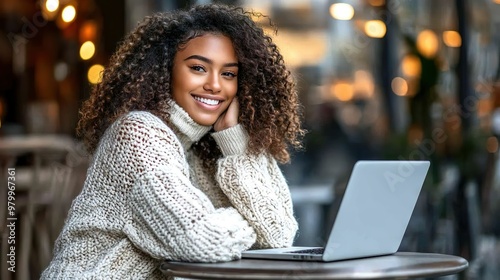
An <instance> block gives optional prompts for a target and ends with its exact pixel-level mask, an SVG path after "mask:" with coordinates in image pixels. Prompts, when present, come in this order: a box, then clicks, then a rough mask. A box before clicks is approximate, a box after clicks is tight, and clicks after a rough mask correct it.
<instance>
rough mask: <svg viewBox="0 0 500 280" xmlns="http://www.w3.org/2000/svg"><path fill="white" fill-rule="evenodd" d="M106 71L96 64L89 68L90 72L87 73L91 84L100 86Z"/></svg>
mask: <svg viewBox="0 0 500 280" xmlns="http://www.w3.org/2000/svg"><path fill="white" fill-rule="evenodd" d="M103 70H104V67H103V66H102V65H100V64H94V65H92V66H91V67H90V68H89V71H88V72H87V78H88V79H89V82H90V83H92V84H98V83H100V82H101V80H102V71H103Z"/></svg>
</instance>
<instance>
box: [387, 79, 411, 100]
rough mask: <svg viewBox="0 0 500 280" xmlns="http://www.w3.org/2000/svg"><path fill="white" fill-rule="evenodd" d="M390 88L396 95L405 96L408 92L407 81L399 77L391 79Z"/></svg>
mask: <svg viewBox="0 0 500 280" xmlns="http://www.w3.org/2000/svg"><path fill="white" fill-rule="evenodd" d="M391 88H392V91H393V92H394V93H395V94H396V95H399V96H405V95H407V94H408V83H407V82H406V80H405V79H403V78H401V77H396V78H394V79H392V82H391Z"/></svg>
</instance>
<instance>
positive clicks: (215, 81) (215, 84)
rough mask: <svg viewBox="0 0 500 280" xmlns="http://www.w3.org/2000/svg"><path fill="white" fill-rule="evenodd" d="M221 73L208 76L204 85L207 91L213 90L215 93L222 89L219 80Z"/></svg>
mask: <svg viewBox="0 0 500 280" xmlns="http://www.w3.org/2000/svg"><path fill="white" fill-rule="evenodd" d="M219 78H220V77H219V75H216V74H213V75H209V76H208V77H207V81H206V83H205V85H204V86H203V89H204V90H206V91H211V92H213V93H217V92H220V91H221V84H220V81H219Z"/></svg>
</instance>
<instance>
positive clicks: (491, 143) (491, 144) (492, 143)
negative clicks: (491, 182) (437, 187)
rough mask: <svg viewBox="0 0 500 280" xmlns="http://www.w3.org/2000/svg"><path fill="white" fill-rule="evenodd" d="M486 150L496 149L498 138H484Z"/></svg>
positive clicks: (492, 150) (494, 151)
mask: <svg viewBox="0 0 500 280" xmlns="http://www.w3.org/2000/svg"><path fill="white" fill-rule="evenodd" d="M499 1H500V0H499ZM486 150H487V151H488V152H489V153H492V154H494V153H496V152H497V151H498V139H497V138H496V137H495V136H490V137H488V139H487V140H486Z"/></svg>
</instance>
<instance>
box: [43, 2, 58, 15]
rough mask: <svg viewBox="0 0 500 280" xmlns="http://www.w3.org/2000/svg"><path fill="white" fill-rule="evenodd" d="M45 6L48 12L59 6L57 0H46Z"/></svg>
mask: <svg viewBox="0 0 500 280" xmlns="http://www.w3.org/2000/svg"><path fill="white" fill-rule="evenodd" d="M45 8H46V9H47V11H49V12H55V11H56V10H57V9H58V8H59V0H47V2H45Z"/></svg>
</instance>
